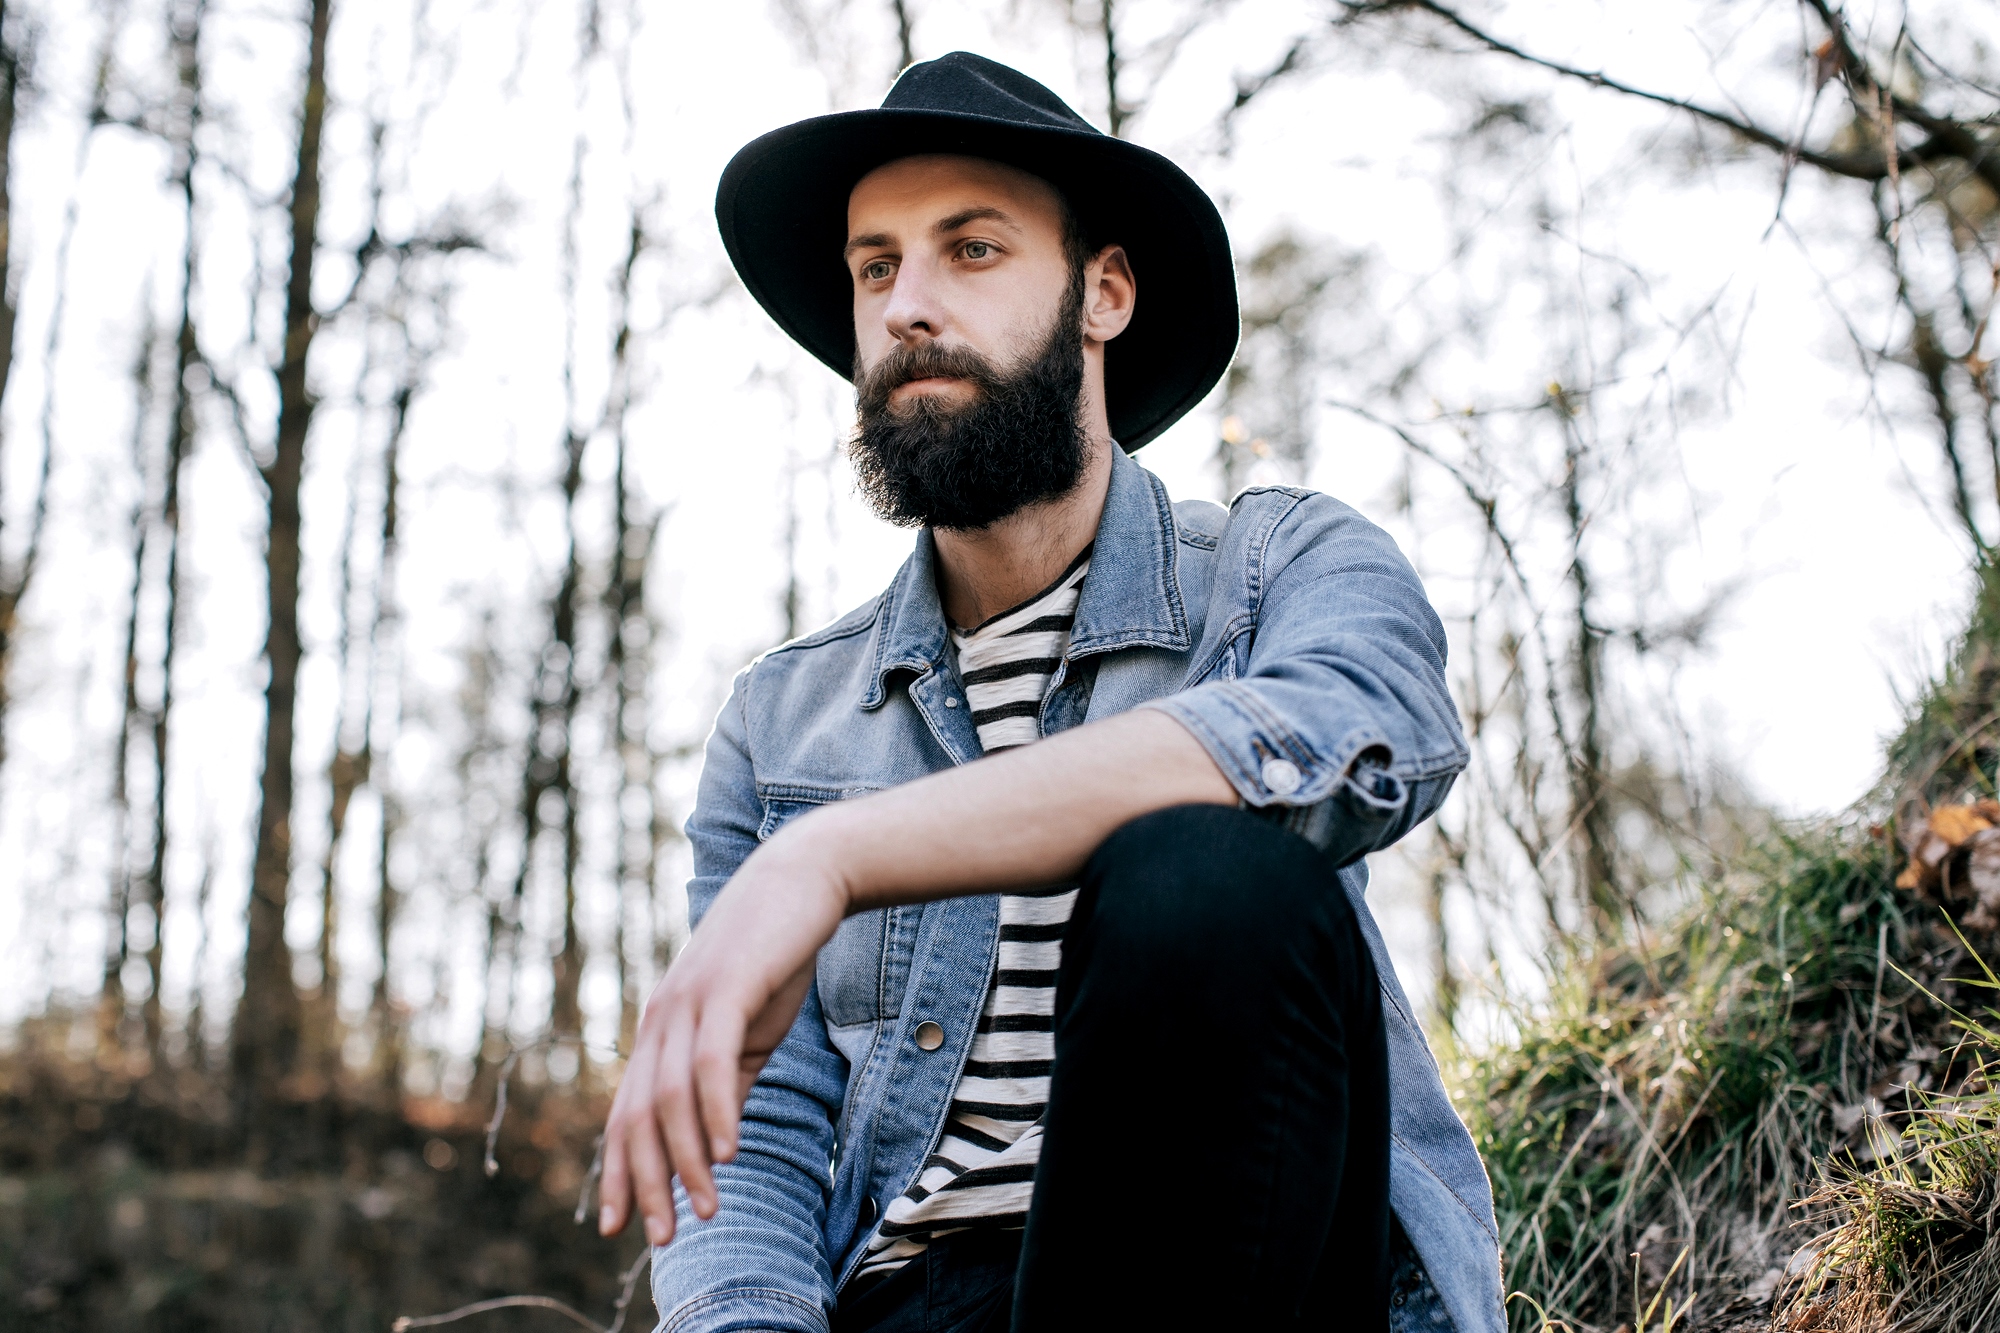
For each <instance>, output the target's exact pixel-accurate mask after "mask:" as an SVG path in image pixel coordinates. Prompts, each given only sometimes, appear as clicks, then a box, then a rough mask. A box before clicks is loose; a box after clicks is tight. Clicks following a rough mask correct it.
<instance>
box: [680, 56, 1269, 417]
mask: <svg viewBox="0 0 2000 1333" xmlns="http://www.w3.org/2000/svg"><path fill="white" fill-rule="evenodd" d="M917 153H960V154H964V155H966V156H970V157H983V158H989V159H992V160H994V161H998V162H1004V163H1006V164H1008V165H1009V166H1013V167H1018V168H1020V169H1021V170H1022V171H1026V172H1029V173H1031V174H1033V175H1036V176H1039V177H1041V178H1042V179H1043V180H1045V181H1047V182H1049V183H1050V184H1051V185H1053V186H1055V187H1056V189H1058V190H1060V191H1061V192H1062V194H1063V197H1064V198H1065V199H1067V200H1068V201H1069V205H1070V207H1071V208H1072V209H1073V210H1074V211H1075V212H1076V214H1077V219H1078V221H1079V222H1080V223H1081V225H1082V227H1083V231H1084V234H1085V235H1086V236H1087V237H1088V238H1089V239H1090V241H1091V243H1092V244H1094V245H1122V246H1124V247H1125V252H1126V254H1127V255H1128V256H1129V257H1130V259H1131V261H1132V271H1133V274H1134V276H1135V277H1136V278H1137V279H1138V283H1139V294H1138V301H1137V304H1136V305H1135V306H1134V308H1133V314H1132V322H1131V324H1130V325H1128V326H1127V327H1126V329H1125V331H1124V332H1123V333H1121V334H1119V335H1118V337H1116V338H1114V339H1113V340H1111V341H1110V342H1109V343H1107V344H1105V355H1104V381H1105V383H1104V393H1105V398H1106V400H1107V401H1106V404H1105V406H1106V409H1107V411H1108V414H1109V416H1110V419H1111V433H1112V435H1113V436H1114V437H1116V439H1117V440H1118V442H1119V443H1120V444H1122V445H1124V446H1125V448H1126V449H1127V450H1131V449H1137V448H1138V447H1139V446H1140V445H1142V444H1144V443H1146V442H1147V441H1148V440H1150V439H1152V438H1153V437H1154V436H1156V435H1158V434H1159V433H1160V432H1161V431H1163V430H1165V429H1166V428H1167V427H1168V426H1171V425H1172V424H1173V423H1174V422H1175V421H1178V420H1179V419H1180V418H1181V417H1182V416H1183V415H1184V414H1185V413H1186V412H1187V411H1188V409H1190V408H1192V407H1193V406H1194V405H1195V404H1196V403H1198V402H1200V401H1201V399H1202V396H1203V395H1204V394H1206V393H1207V392H1208V391H1209V389H1210V388H1212V387H1213V386H1214V384H1215V382H1216V381H1217V380H1218V379H1220V378H1221V377H1222V372H1223V371H1224V370H1226V369H1228V367H1229V358H1230V357H1231V356H1232V355H1234V354H1235V351H1236V333H1237V315H1236V274H1235V270H1234V268H1233V266H1232V265H1231V262H1230V257H1229V236H1228V233H1227V232H1226V231H1225V230H1224V229H1223V226H1222V217H1221V215H1220V214H1219V213H1217V212H1216V211H1215V204H1214V202H1213V201H1211V200H1210V199H1209V197H1208V196H1207V195H1206V194H1205V193H1203V192H1202V189H1201V187H1200V186H1199V185H1196V184H1195V183H1194V182H1193V181H1192V180H1190V179H1188V176H1187V173H1186V172H1184V171H1182V170H1181V169H1180V168H1179V167H1177V166H1175V165H1174V164H1173V163H1172V162H1169V161H1168V160H1167V159H1166V158H1164V157H1162V156H1160V155H1159V154H1158V153H1155V152H1151V151H1149V150H1147V149H1144V148H1141V147H1139V146H1138V145H1137V144H1133V143H1127V142H1125V141H1124V140H1122V139H1114V138H1112V137H1111V136H1109V135H1107V134H1103V133H1100V132H1099V131H1098V130H1096V129H1095V128H1093V127H1092V126H1091V124H1090V123H1089V122H1088V121H1086V120H1085V119H1084V118H1083V117H1081V116H1079V115H1077V114H1076V112H1074V111H1072V110H1070V109H1069V107H1068V106H1066V105H1064V103H1063V100H1062V99H1061V98H1059V97H1057V96H1056V95H1055V94H1054V93H1052V92H1050V91H1049V90H1048V89H1047V88H1044V87H1043V86H1042V85H1041V84H1039V83H1036V82H1035V81H1034V80H1033V79H1031V78H1029V77H1028V76H1027V75H1025V74H1022V73H1021V72H1019V71H1018V70H1013V69H1009V68H1008V67H1007V66H1005V65H1001V64H996V63H995V62H993V61H991V60H986V59H983V58H981V57H979V56H975V55H971V54H968V53H967V52H964V51H954V52H952V53H951V54H950V55H948V56H940V57H939V58H938V59H936V60H931V61H926V62H925V63H923V64H920V65H912V66H910V67H909V68H908V69H907V70H905V71H903V76H902V77H901V78H899V79H897V80H896V85H895V87H893V88H891V89H890V90H889V95H888V96H887V97H886V98H884V99H883V101H882V106H881V108H880V109H879V110H875V111H849V112H844V113H842V114H839V115H832V116H817V117H815V118H813V119H811V120H802V121H799V122H798V123H797V124H794V125H787V126H785V127H784V128H783V129H779V130H773V131H771V132H770V133H769V134H766V135H764V136H762V137H761V138H758V139H755V140H753V141H751V142H750V143H749V144H747V145H746V146H745V147H744V148H743V150H742V151H741V152H739V153H737V154H736V156H735V157H734V158H732V159H731V160H730V163H729V166H728V167H727V168H726V169H725V170H724V171H723V173H722V184H721V186H720V187H719V188H718V189H717V190H716V192H715V220H716V223H717V225H718V226H720V227H721V229H722V244H723V246H724V247H725V248H726V249H727V250H728V251H729V258H730V261H731V262H732V263H734V264H735V265H736V271H737V273H738V274H740V275H741V276H742V278H743V285H744V286H746V287H748V288H749V289H750V294H751V295H752V296H754V297H756V298H757V301H758V303H759V304H761V305H762V306H763V307H764V309H765V310H767V311H769V312H770V315H771V318H773V319H775V320H777V321H778V325H779V327H780V328H782V329H784V331H785V332H786V333H789V334H790V335H792V337H793V338H795V339H797V340H798V342H799V343H800V344H801V345H802V346H804V347H805V349H806V350H807V351H809V352H811V353H812V354H813V355H814V356H816V357H818V358H819V359H820V360H821V361H824V362H825V363H826V364H827V365H828V366H830V367H832V369H833V370H834V371H835V372H837V373H838V374H840V375H841V376H843V377H851V376H852V375H853V371H854V292H853V281H852V279H851V278H850V276H849V274H848V271H847V265H846V263H845V261H844V260H843V258H842V254H841V251H842V249H843V248H844V247H845V245H846V243H847V197H848V195H849V194H850V193H851V192H852V191H853V189H854V186H855V183H856V182H857V181H859V180H860V179H861V178H862V177H863V176H865V175H867V174H868V173H869V172H870V171H873V170H874V169H875V168H876V167H879V166H881V165H882V164H883V163H885V162H892V161H894V160H896V159H897V158H902V157H909V156H912V155H913V154H917Z"/></svg>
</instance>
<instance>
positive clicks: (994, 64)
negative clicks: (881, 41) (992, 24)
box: [882, 51, 1100, 134]
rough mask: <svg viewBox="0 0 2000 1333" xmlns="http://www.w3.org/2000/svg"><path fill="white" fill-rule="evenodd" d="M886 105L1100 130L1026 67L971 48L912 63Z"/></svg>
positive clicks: (894, 108)
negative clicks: (1013, 65) (1026, 71)
mask: <svg viewBox="0 0 2000 1333" xmlns="http://www.w3.org/2000/svg"><path fill="white" fill-rule="evenodd" d="M882 109H883V110H884V111H943V112H948V113H950V114H953V115H960V116H980V117H983V118H985V119H988V120H1001V121H1007V122H1010V123H1012V124H1016V125H1038V126H1043V127H1046V128H1049V129H1060V130H1072V131H1079V130H1080V131H1083V132H1085V133H1088V134H1097V133H1100V131H1099V130H1098V128H1097V127H1096V126H1095V125H1092V124H1091V123H1090V122H1089V121H1087V120H1085V119H1084V118H1083V117H1082V116H1079V115H1077V114H1076V112H1074V111H1072V110H1071V109H1070V107H1069V104H1068V103H1066V102H1064V101H1063V100H1062V98H1060V97H1057V96H1056V95H1055V94H1054V93H1053V92H1050V91H1049V90H1048V89H1047V88H1045V87H1043V86H1042V85H1041V84H1039V83H1037V82H1035V81H1034V80H1033V79H1031V78H1029V77H1028V76H1027V75H1025V74H1023V73H1021V71H1019V70H1017V69H1009V68H1008V67H1007V66H1005V65H1002V64H1000V63H999V62H998V61H994V60H988V59H986V57H984V56H976V55H973V54H972V53H971V52H970V51H953V52H952V53H951V54H949V55H942V56H939V57H938V58H937V59H936V60H926V61H923V62H922V63H920V64H915V65H912V66H910V67H909V68H908V69H906V70H904V71H903V73H902V76H901V77H900V78H898V79H897V80H896V82H895V85H894V86H893V87H891V88H890V89H889V95H888V96H887V97H884V98H883V99H882Z"/></svg>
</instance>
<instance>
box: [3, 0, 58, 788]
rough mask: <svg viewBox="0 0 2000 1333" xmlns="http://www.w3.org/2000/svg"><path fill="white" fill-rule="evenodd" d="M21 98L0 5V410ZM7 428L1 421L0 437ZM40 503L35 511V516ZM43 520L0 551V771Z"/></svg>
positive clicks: (10, 319)
mask: <svg viewBox="0 0 2000 1333" xmlns="http://www.w3.org/2000/svg"><path fill="white" fill-rule="evenodd" d="M20 94H21V54H20V52H18V51H16V50H15V49H14V47H13V46H12V44H11V43H9V42H8V41H7V0H0V408H3V407H5V406H6V403H7V382H8V379H9V376H10V373H11V372H12V370H13V369H14V269H13V196H12V193H11V181H12V177H13V166H14V112H15V108H16V106H17V104H18V102H19V100H20ZM4 430H5V423H4V421H0V432H4ZM4 444H5V435H4V434H0V446H4ZM5 456H6V453H5V449H4V448H0V462H4V460H5ZM5 478H6V468H5V467H4V466H0V497H4V496H5V490H4V487H5V484H6V481H5ZM41 485H42V491H43V494H44V495H46V493H47V488H48V460H47V458H46V456H45V457H44V458H43V466H42V482H41ZM40 505H41V500H40V497H37V503H36V508H37V510H38V511H39V509H40ZM40 519H41V515H40V513H39V512H37V514H36V517H35V521H34V527H33V529H31V530H30V532H29V534H28V545H27V548H26V549H25V550H24V551H23V552H22V554H21V558H20V560H19V562H18V563H17V564H16V565H15V566H14V567H13V568H12V569H9V568H8V567H7V558H6V557H7V553H6V549H5V547H4V545H0V766H4V765H5V764H6V762H7V675H8V668H9V667H10V666H11V665H12V664H13V647H14V619H15V615H16V613H17V612H18V611H19V609H20V605H21V599H22V598H23V597H25V596H27V593H28V584H29V582H30V581H31V580H32V579H33V577H34V572H35V555H36V548H37V546H38V545H39V538H40V536H41V533H40V528H41V521H40ZM6 533H7V528H6V517H5V512H4V509H0V538H4V537H5V536H6Z"/></svg>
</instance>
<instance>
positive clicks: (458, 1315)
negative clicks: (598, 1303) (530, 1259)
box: [389, 1247, 653, 1333]
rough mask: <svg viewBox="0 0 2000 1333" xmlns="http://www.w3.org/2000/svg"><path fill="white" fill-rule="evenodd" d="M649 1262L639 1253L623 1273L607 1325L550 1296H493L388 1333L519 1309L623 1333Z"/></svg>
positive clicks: (414, 1318)
mask: <svg viewBox="0 0 2000 1333" xmlns="http://www.w3.org/2000/svg"><path fill="white" fill-rule="evenodd" d="M652 1258H653V1251H652V1249H651V1248H650V1247H648V1248H645V1249H642V1250H640V1251H639V1254H638V1257H637V1258H635V1259H633V1260H632V1266H631V1267H630V1268H628V1269H626V1270H625V1274H624V1276H623V1277H622V1278H621V1279H620V1283H621V1285H620V1287H619V1291H618V1302H617V1304H615V1305H613V1306H612V1307H611V1308H612V1310H613V1311H614V1312H615V1314H616V1317H615V1318H613V1319H612V1321H611V1323H610V1324H609V1325H605V1324H600V1323H598V1322H597V1321H596V1320H595V1319H592V1318H591V1317H590V1316H589V1315H587V1314H585V1313H583V1312H582V1311H581V1310H578V1309H576V1308H575V1307H573V1306H569V1305H565V1304H563V1303H562V1302H561V1301H559V1300H557V1299H555V1298H554V1297H553V1296H496V1297H494V1298H493V1299H492V1300H486V1301H474V1302H473V1303H472V1304H470V1305H461V1306H459V1307H458V1308H457V1309H456V1310H447V1311H445V1312H444V1313H443V1314H427V1315H402V1316H400V1317H398V1318H397V1320H396V1322H395V1323H393V1324H391V1325H389V1333H409V1330H410V1329H413V1328H436V1327H438V1326H440V1325H442V1324H455V1323H457V1322H458V1321H459V1320H461V1319H470V1318H471V1317H472V1316H474V1315H480V1314H491V1313H492V1312H493V1311H495V1310H519V1309H530V1310H553V1311H554V1312H555V1313H557V1314H559V1315H561V1316H563V1318H565V1319H568V1320H569V1321H570V1322H571V1323H574V1324H577V1325H579V1326H581V1327H583V1328H587V1329H590V1330H591V1331H592V1333H623V1329H624V1327H625V1316H626V1315H627V1314H629V1313H631V1308H632V1297H633V1295H634V1293H636V1292H637V1291H638V1289H639V1274H640V1273H641V1272H643V1271H644V1270H645V1268H646V1266H647V1264H649V1263H650V1262H651V1261H652Z"/></svg>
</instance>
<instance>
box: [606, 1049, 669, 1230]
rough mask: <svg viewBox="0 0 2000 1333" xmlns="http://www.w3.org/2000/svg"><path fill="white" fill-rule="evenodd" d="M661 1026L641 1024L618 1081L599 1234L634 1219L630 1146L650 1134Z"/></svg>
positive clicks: (609, 1123)
mask: <svg viewBox="0 0 2000 1333" xmlns="http://www.w3.org/2000/svg"><path fill="white" fill-rule="evenodd" d="M657 1027H658V1024H656V1023H653V1024H649V1023H646V1022H644V1021H643V1020H642V1021H641V1024H640V1027H639V1031H638V1033H637V1037H636V1039H635V1040H634V1042H633V1043H632V1054H631V1056H630V1057H629V1058H628V1059H627V1060H626V1062H625V1073H624V1076H623V1077H621V1078H620V1079H619V1081H618V1094H617V1096H616V1097H614V1098H613V1099H612V1102H611V1114H610V1115H609V1116H608V1117H606V1120H605V1125H604V1174H603V1176H602V1178H601V1182H600V1184H599V1186H598V1202H599V1204H600V1206H599V1208H598V1212H597V1229H598V1232H599V1233H600V1234H602V1235H606V1236H615V1235H617V1234H618V1233H619V1232H621V1231H623V1230H624V1229H625V1227H626V1225H627V1224H628V1223H629V1222H630V1221H631V1220H632V1203H633V1194H632V1175H631V1149H630V1148H629V1147H628V1146H627V1144H628V1142H629V1141H630V1139H631V1137H632V1135H633V1133H634V1132H635V1130H644V1131H647V1132H650V1131H651V1130H652V1126H653V1117H652V1115H651V1113H650V1112H648V1110H647V1109H646V1107H647V1102H648V1099H649V1098H650V1097H651V1095H652V1089H653V1076H654V1073H655V1071H656V1070H657V1069H658V1067H659V1060H658V1058H657V1056H656V1051H657V1050H658V1047H659V1034H658V1032H657V1031H656V1028H657Z"/></svg>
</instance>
